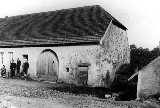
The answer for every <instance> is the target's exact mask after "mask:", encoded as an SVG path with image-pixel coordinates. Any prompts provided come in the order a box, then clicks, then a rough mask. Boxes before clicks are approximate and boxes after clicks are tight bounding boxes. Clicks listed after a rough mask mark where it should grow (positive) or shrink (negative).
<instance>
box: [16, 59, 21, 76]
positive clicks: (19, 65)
mask: <svg viewBox="0 0 160 108" xmlns="http://www.w3.org/2000/svg"><path fill="white" fill-rule="evenodd" d="M20 67H21V61H20V60H19V58H18V59H17V75H18V76H19V75H20Z"/></svg>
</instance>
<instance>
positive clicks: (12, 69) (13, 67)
mask: <svg viewBox="0 0 160 108" xmlns="http://www.w3.org/2000/svg"><path fill="white" fill-rule="evenodd" d="M10 69H11V77H14V76H15V71H16V63H11V65H10Z"/></svg>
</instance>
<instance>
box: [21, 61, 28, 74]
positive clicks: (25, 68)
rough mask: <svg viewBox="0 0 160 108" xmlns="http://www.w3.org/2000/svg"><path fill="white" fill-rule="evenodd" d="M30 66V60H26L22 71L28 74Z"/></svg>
mask: <svg viewBox="0 0 160 108" xmlns="http://www.w3.org/2000/svg"><path fill="white" fill-rule="evenodd" d="M28 68H29V63H28V62H24V63H23V65H22V72H23V73H24V74H27V73H28Z"/></svg>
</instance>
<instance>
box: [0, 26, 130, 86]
mask: <svg viewBox="0 0 160 108" xmlns="http://www.w3.org/2000/svg"><path fill="white" fill-rule="evenodd" d="M45 49H51V50H53V51H54V52H55V53H56V54H57V56H58V59H59V72H58V79H59V80H62V81H64V82H67V83H74V84H78V82H77V74H78V64H79V63H88V64H90V65H89V67H88V85H91V86H103V87H104V86H105V87H109V86H110V84H111V83H112V81H113V80H114V74H115V71H116V69H117V68H118V67H119V66H120V65H121V64H123V63H129V58H130V57H129V45H128V39H127V33H126V31H123V30H122V29H119V28H118V27H116V26H115V25H113V24H111V26H110V27H109V28H108V32H107V33H106V34H105V35H104V38H103V40H102V43H101V44H99V45H79V46H78V45H77V46H59V47H24V48H0V52H4V55H3V61H4V64H5V65H6V67H7V71H9V61H10V55H9V53H8V52H13V59H14V60H15V61H16V60H17V58H20V60H21V61H22V62H23V59H22V55H23V54H28V61H29V64H30V67H29V70H28V72H29V74H30V75H31V76H32V77H36V70H37V69H36V68H37V67H36V63H37V60H38V57H39V55H40V53H41V52H42V51H43V50H45ZM1 59H2V58H1V57H0V64H1ZM1 65H2V64H1Z"/></svg>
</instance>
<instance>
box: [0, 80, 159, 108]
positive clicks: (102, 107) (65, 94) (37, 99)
mask: <svg viewBox="0 0 160 108" xmlns="http://www.w3.org/2000/svg"><path fill="white" fill-rule="evenodd" d="M61 86H64V85H63V84H56V83H48V82H38V81H25V80H20V79H3V78H0V108H150V107H147V105H148V104H149V105H150V104H152V103H149V102H148V103H146V104H144V103H139V102H136V101H113V100H109V99H100V98H98V97H95V96H91V95H89V94H75V93H71V92H69V90H70V89H66V90H61ZM55 88H60V89H55ZM152 105H153V104H152ZM156 105H157V104H155V105H154V106H156ZM156 107H157V108H160V107H159V106H156ZM156 107H153V108H156Z"/></svg>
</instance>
